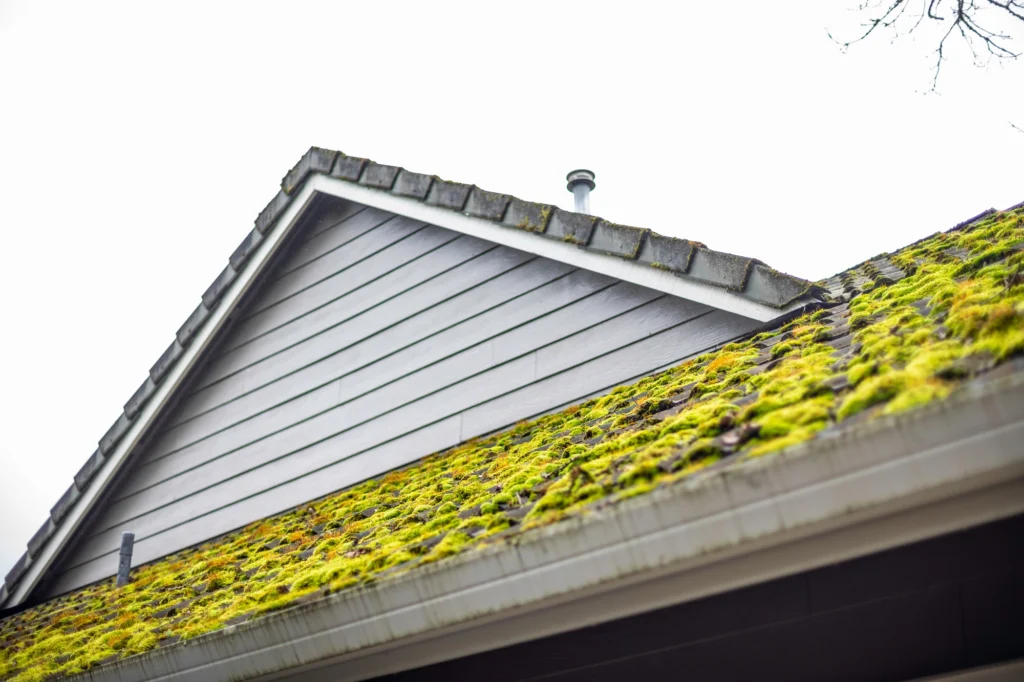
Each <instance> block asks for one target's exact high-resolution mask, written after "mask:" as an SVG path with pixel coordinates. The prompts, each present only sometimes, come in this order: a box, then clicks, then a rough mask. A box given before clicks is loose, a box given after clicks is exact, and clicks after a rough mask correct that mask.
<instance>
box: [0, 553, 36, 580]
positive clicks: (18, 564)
mask: <svg viewBox="0 0 1024 682" xmlns="http://www.w3.org/2000/svg"><path fill="white" fill-rule="evenodd" d="M29 562H30V559H29V558H28V552H25V553H24V554H22V555H21V556H20V557H18V560H17V561H15V562H14V566H12V567H11V570H10V571H8V572H7V577H5V578H4V582H5V583H7V584H8V585H14V584H15V583H17V582H18V581H19V580H21V576H23V575H24V574H25V571H26V570H28V566H29Z"/></svg>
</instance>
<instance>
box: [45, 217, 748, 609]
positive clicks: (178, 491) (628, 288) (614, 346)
mask: <svg viewBox="0 0 1024 682" xmlns="http://www.w3.org/2000/svg"><path fill="white" fill-rule="evenodd" d="M320 227H321V229H320V231H319V233H318V234H316V235H313V236H312V237H307V238H305V239H302V238H300V239H299V240H297V242H296V245H295V246H294V247H293V248H292V249H291V251H290V252H289V253H288V254H287V256H286V261H285V262H284V263H282V264H281V266H280V267H279V268H277V273H279V274H278V275H277V277H276V279H275V280H274V281H272V282H269V283H268V284H267V286H266V287H265V289H264V290H263V291H261V293H260V300H258V301H255V302H254V304H253V306H252V307H251V308H250V310H249V311H248V313H246V314H245V315H244V316H243V317H242V319H241V320H240V321H239V323H238V324H237V326H236V327H235V328H234V329H233V330H232V331H231V335H230V338H229V339H227V340H226V342H225V343H224V344H223V347H222V348H221V349H220V350H219V351H218V353H219V356H218V357H216V358H215V359H214V360H213V361H212V362H211V363H210V364H209V365H208V366H207V367H206V368H204V370H203V373H204V376H203V377H201V378H200V380H199V381H198V382H197V384H196V388H195V389H194V391H193V392H192V393H191V394H190V395H188V396H187V397H186V398H185V400H184V401H183V402H182V404H181V405H180V406H179V407H178V408H177V411H176V414H175V415H174V416H173V417H172V418H171V419H170V420H169V423H168V426H166V427H164V431H163V432H162V433H161V434H159V435H158V437H157V438H156V439H154V442H153V444H152V445H151V446H149V447H148V450H147V451H146V452H145V453H140V457H139V460H138V463H137V464H136V466H135V469H134V470H133V471H132V472H131V475H130V476H128V477H127V479H126V480H125V481H124V483H123V485H122V486H120V487H119V489H118V491H117V493H116V494H115V495H114V497H113V499H112V500H111V502H110V503H109V504H108V506H107V507H106V508H105V510H104V512H103V514H102V515H100V516H99V517H97V518H96V519H95V520H94V521H93V522H92V523H91V525H90V527H89V530H88V533H87V535H86V537H84V538H83V540H82V541H81V542H80V544H79V546H78V547H76V549H75V551H74V553H73V555H72V556H70V557H68V558H67V559H66V560H65V561H64V562H63V565H62V571H63V572H62V575H61V577H60V579H59V580H58V582H57V583H56V584H55V586H54V588H53V593H58V592H60V591H64V590H66V589H71V588H72V587H74V586H76V585H81V584H84V583H87V582H91V581H93V580H96V579H99V578H102V577H105V576H107V575H111V574H112V573H114V572H115V570H116V563H117V561H116V553H117V550H118V546H119V541H120V534H121V532H122V531H131V532H133V533H135V535H136V544H135V556H136V557H137V558H136V561H137V562H138V561H148V560H151V559H154V558H157V557H159V556H163V555H166V554H168V553H170V552H173V551H176V550H178V549H181V548H183V547H186V546H189V545H192V544H195V543H197V542H200V541H202V540H205V539H208V538H210V537H213V536H215V535H217V534H220V533H223V532H227V531H230V530H232V529H234V528H237V527H239V526H241V525H244V524H245V523H248V522H251V521H254V520H257V519H259V518H262V517H264V516H266V515H268V514H272V513H275V512H278V511H283V510H285V509H288V508H290V507H292V506H294V505H297V504H301V503H303V502H305V501H308V500H310V499H313V498H315V497H319V496H321V495H324V494H327V493H330V492H332V491H334V490H338V489H341V488H344V487H346V486H349V485H352V484H354V483H357V482H359V481H360V480H364V479H365V478H367V477H371V476H374V475H377V474H380V473H382V472H384V471H387V470H389V469H392V468H394V467H396V466H401V465H404V464H407V463H409V462H411V461H414V460H415V459H418V458H419V457H422V456H424V455H427V454H430V453H431V452H435V451H437V450H441V449H444V448H447V447H451V446H453V445H456V444H457V443H459V442H461V441H463V440H466V439H468V438H472V437H475V436H479V435H482V434H485V433H488V432H491V431H494V430H497V429H500V428H502V427H505V426H508V425H510V424H513V423H515V422H516V421H518V420H521V419H524V418H527V417H531V416H536V415H539V414H542V413H544V412H547V411H550V410H552V409H555V408H557V407H558V406H561V405H565V404H568V403H571V402H575V401H578V400H580V399H583V398H585V397H588V396H590V395H594V394H595V393H598V392H600V391H602V390H604V389H606V388H609V387H611V386H614V385H616V384H618V383H621V382H623V381H626V380H629V379H631V378H633V377H636V376H638V375H643V374H645V373H647V372H650V371H652V370H654V369H656V368H658V367H662V366H665V365H668V364H671V363H673V362H676V361H678V360H681V359H683V358H685V357H687V356H690V355H692V354H694V353H698V352H701V351H703V350H705V349H707V348H709V347H712V346H714V345H716V344H717V343H720V342H722V341H725V340H727V339H729V338H733V337H735V336H737V335H738V334H741V333H743V332H745V331H748V330H750V329H751V328H753V326H755V324H756V323H755V322H753V321H751V320H746V319H744V318H740V317H737V316H735V315H731V314H728V313H724V312H722V311H716V310H713V309H711V308H708V307H707V306H704V305H700V304H697V303H694V302H691V301H685V300H682V299H676V298H673V297H668V296H665V295H663V294H660V293H659V292H655V291H652V290H649V289H644V288H642V287H639V286H636V285H633V284H629V283H625V282H619V281H615V280H612V279H610V278H608V277H606V276H604V275H600V274H597V273H591V272H585V271H578V270H573V269H572V268H570V267H569V266H566V265H565V264H562V263H556V262H553V261H549V260H545V259H542V258H537V257H534V256H530V255H528V254H524V253H521V252H517V251H514V250H512V249H508V248H506V247H498V246H495V245H493V244H489V243H487V242H483V241H481V240H478V239H475V238H471V237H467V236H460V235H457V234H455V233H452V232H450V231H447V230H443V229H441V228H437V227H434V226H430V225H427V226H423V225H420V224H417V223H415V222H413V221H408V220H406V219H404V218H399V217H393V216H388V215H386V214H383V213H382V212H379V211H375V210H373V209H365V210H361V211H355V210H352V209H351V208H348V209H347V213H346V214H345V215H342V216H341V217H340V219H339V220H336V221H334V222H333V224H331V225H329V226H326V227H324V226H323V222H321V223H320ZM350 228H351V230H352V232H353V233H355V232H358V234H356V235H355V236H351V237H350V238H348V235H346V234H345V231H346V230H348V229H350ZM360 243H362V244H363V246H362V247H358V248H360V249H361V250H360V253H361V256H360V257H359V258H358V259H353V258H352V257H350V256H346V255H345V254H344V252H345V251H346V250H348V249H350V248H353V249H354V248H355V247H354V245H357V244H360ZM338 244H341V245H343V246H342V247H341V248H338V247H337V245H338ZM280 273H283V274H280ZM264 297H266V298H264ZM266 301H272V302H271V303H269V304H268V303H266Z"/></svg>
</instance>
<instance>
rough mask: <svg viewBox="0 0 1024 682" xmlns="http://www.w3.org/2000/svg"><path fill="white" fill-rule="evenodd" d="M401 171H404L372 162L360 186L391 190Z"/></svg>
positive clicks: (396, 167) (360, 181)
mask: <svg viewBox="0 0 1024 682" xmlns="http://www.w3.org/2000/svg"><path fill="white" fill-rule="evenodd" d="M400 170H402V169H401V168H399V167H398V166H385V165H384V164H382V163H375V162H373V161H371V162H370V163H369V164H367V166H366V170H365V171H364V172H363V177H362V178H360V180H359V184H360V185H366V186H367V187H376V188H377V189H391V187H392V186H393V185H394V184H395V178H396V177H398V171H400Z"/></svg>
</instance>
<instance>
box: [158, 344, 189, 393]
mask: <svg viewBox="0 0 1024 682" xmlns="http://www.w3.org/2000/svg"><path fill="white" fill-rule="evenodd" d="M184 351H185V348H184V347H183V346H182V345H181V344H180V343H178V339H174V341H171V345H169V346H167V350H165V351H164V352H163V354H162V355H161V356H160V357H159V358H158V359H157V361H156V364H154V365H153V366H152V367H151V368H150V369H149V376H150V378H152V379H153V382H154V383H156V384H157V385H159V384H160V382H161V381H163V379H164V377H165V376H166V375H167V372H168V370H170V369H171V366H172V365H174V362H175V361H176V360H177V359H178V358H179V357H181V354H182V353H183V352H184Z"/></svg>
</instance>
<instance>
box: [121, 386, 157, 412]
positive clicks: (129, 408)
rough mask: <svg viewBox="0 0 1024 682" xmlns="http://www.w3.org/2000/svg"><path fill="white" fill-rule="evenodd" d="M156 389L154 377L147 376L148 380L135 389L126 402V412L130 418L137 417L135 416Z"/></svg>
mask: <svg viewBox="0 0 1024 682" xmlns="http://www.w3.org/2000/svg"><path fill="white" fill-rule="evenodd" d="M155 391H156V383H155V382H154V381H153V377H151V376H148V375H147V376H146V380H145V381H143V382H142V384H141V385H140V386H139V387H138V388H137V389H135V393H133V394H132V397H131V398H129V399H128V402H126V403H125V404H124V413H125V414H126V415H128V418H129V419H135V416H136V415H137V414H138V413H139V410H141V409H142V406H143V405H145V404H146V401H147V400H149V397H150V396H151V395H153V393H154V392H155Z"/></svg>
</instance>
